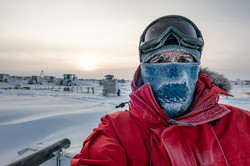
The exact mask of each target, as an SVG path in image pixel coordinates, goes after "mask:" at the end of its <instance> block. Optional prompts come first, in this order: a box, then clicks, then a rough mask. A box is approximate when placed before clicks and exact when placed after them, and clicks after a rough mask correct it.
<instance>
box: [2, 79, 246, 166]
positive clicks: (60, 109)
mask: <svg viewBox="0 0 250 166" xmlns="http://www.w3.org/2000/svg"><path fill="white" fill-rule="evenodd" d="M16 84H17V82H12V83H0V148H1V153H0V163H1V164H0V165H7V164H9V163H12V162H14V161H16V160H18V159H21V158H23V157H25V156H27V155H29V154H32V153H34V152H35V151H37V150H40V149H42V148H44V147H47V146H48V145H51V144H53V143H55V142H57V141H58V140H60V139H62V138H68V139H69V140H70V141H71V145H70V148H68V149H64V150H63V158H62V165H63V166H66V165H69V163H70V159H71V158H72V157H73V156H74V155H76V154H77V153H79V152H80V150H81V148H82V143H83V141H84V140H85V139H86V137H87V136H88V135H89V134H90V133H91V132H92V130H93V129H94V128H96V127H97V125H98V123H99V122H100V118H101V117H102V116H104V115H105V114H108V113H112V112H115V111H119V110H125V109H128V105H126V106H125V107H124V108H119V109H116V108H115V106H117V105H119V104H120V103H121V102H127V101H129V94H130V92H131V88H130V84H131V82H130V81H127V82H126V83H119V88H120V89H121V96H116V95H112V96H108V97H104V96H103V95H102V86H100V85H99V82H98V81H81V88H82V91H83V92H79V90H78V92H77V90H76V88H75V89H74V91H73V92H67V91H62V89H61V91H55V90H53V91H52V90H48V89H47V87H46V86H40V87H39V86H35V85H29V84H25V83H20V85H21V86H22V87H30V88H31V89H30V90H24V89H13V87H14V86H15V85H16ZM9 87H11V88H12V89H9ZM87 87H94V88H95V93H94V94H91V93H90V94H87V93H86V92H87ZM50 88H51V87H50ZM90 92H91V91H90ZM247 92H248V93H250V86H233V89H232V91H231V94H232V95H234V97H221V99H220V103H225V104H230V105H234V106H237V107H240V108H243V109H246V110H250V95H247V94H246V93H247ZM20 151H23V152H24V153H23V154H22V155H19V154H18V152H20ZM42 165H43V166H50V165H56V159H55V157H54V158H52V159H50V160H49V161H47V162H45V163H44V164H42Z"/></svg>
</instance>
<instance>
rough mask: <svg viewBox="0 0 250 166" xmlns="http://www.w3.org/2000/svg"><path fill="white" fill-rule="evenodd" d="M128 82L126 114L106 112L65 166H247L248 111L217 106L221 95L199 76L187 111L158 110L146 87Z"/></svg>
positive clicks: (249, 161) (249, 146)
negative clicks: (171, 116)
mask: <svg viewBox="0 0 250 166" xmlns="http://www.w3.org/2000/svg"><path fill="white" fill-rule="evenodd" d="M139 72H140V69H139V70H138V71H137V73H136V75H135V76H136V77H135V79H134V81H133V82H132V89H133V92H132V93H131V95H130V98H131V100H130V110H126V111H119V112H115V113H112V114H108V115H106V116H104V117H103V118H102V119H101V123H100V124H99V126H98V128H96V129H94V131H93V133H92V134H91V135H90V136H89V137H88V138H87V139H86V140H85V141H84V143H83V148H82V150H81V152H80V153H79V154H77V155H76V156H75V157H74V158H73V159H72V160H71V166H76V165H105V166H116V165H117V166H123V165H124V166H126V165H129V166H146V165H154V166H162V165H177V166H196V165H207V166H208V165H209V166H211V165H213V166H224V165H230V166H231V165H235V166H236V165H237V166H241V165H250V112H248V111H245V110H242V109H239V108H236V107H233V106H229V105H221V104H218V99H219V94H221V93H223V94H227V92H225V91H223V90H222V89H220V88H219V87H217V86H215V85H214V84H212V83H211V80H210V78H209V77H208V76H207V75H206V74H201V73H200V74H199V80H198V82H197V86H196V91H195V96H194V101H193V104H192V106H191V108H190V112H189V113H188V114H186V115H184V116H182V117H179V118H176V119H171V120H170V119H169V117H168V116H167V115H166V114H165V113H164V112H163V111H162V110H161V108H160V107H159V106H158V104H157V103H156V101H155V100H154V96H153V94H152V91H151V88H150V86H149V84H144V85H142V86H141V87H140V88H139V89H137V88H138V87H137V86H136V84H135V82H136V80H137V75H138V73H139Z"/></svg>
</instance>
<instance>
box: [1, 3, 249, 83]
mask: <svg viewBox="0 0 250 166" xmlns="http://www.w3.org/2000/svg"><path fill="white" fill-rule="evenodd" d="M169 14H177V15H183V16H186V17H188V18H189V19H191V20H192V21H193V22H195V24H196V25H197V26H198V27H199V29H200V30H201V32H202V34H203V37H204V40H205V46H204V50H203V53H202V59H201V65H202V66H204V67H209V68H210V69H211V70H214V71H217V72H219V73H220V74H224V75H225V76H226V77H227V78H229V79H231V80H235V79H237V78H239V79H242V80H243V79H250V74H249V72H250V65H249V62H250V56H249V53H250V42H249V40H250V32H249V29H250V1H249V0H237V1H236V0H202V1H200V0H188V1H186V0H154V1H149V0H137V1H135V0H91V1H89V0H0V73H7V74H10V75H21V76H31V75H40V73H41V71H42V70H43V72H44V75H49V76H50V75H52V76H56V77H61V76H62V74H69V73H72V74H76V75H77V76H78V77H79V78H96V79H100V78H104V75H106V74H113V75H115V77H116V78H119V79H121V78H124V79H130V80H131V79H132V78H133V75H134V72H135V70H136V68H137V67H138V65H139V55H138V45H139V37H140V35H141V33H142V32H143V30H144V28H145V27H146V26H147V25H148V24H149V23H150V22H152V21H153V20H155V19H156V18H158V17H161V16H164V15H169Z"/></svg>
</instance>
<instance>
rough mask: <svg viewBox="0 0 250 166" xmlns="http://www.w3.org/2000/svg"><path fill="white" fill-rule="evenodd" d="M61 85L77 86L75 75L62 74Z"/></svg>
mask: <svg viewBox="0 0 250 166" xmlns="http://www.w3.org/2000/svg"><path fill="white" fill-rule="evenodd" d="M62 76H63V79H62V85H65V86H72V85H78V81H79V80H78V78H77V76H76V75H75V74H63V75H62Z"/></svg>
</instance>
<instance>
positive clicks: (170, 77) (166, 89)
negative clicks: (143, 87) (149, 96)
mask: <svg viewBox="0 0 250 166" xmlns="http://www.w3.org/2000/svg"><path fill="white" fill-rule="evenodd" d="M198 72H199V63H141V75H142V80H143V81H144V83H150V85H151V88H152V91H153V94H154V96H155V99H156V100H157V102H158V104H159V105H160V107H161V108H162V109H163V111H164V112H165V113H166V114H167V115H168V116H169V117H170V118H175V117H178V116H180V115H182V114H183V113H185V112H186V111H187V110H188V107H189V106H190V105H191V103H192V100H193V94H194V90H195V86H196V82H197V80H198Z"/></svg>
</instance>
